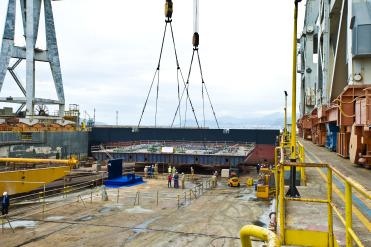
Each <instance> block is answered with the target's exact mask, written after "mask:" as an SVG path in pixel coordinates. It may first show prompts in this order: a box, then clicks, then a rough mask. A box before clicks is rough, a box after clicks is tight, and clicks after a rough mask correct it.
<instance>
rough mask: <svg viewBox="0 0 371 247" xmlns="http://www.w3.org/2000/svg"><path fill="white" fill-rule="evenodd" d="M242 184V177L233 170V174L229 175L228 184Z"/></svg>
mask: <svg viewBox="0 0 371 247" xmlns="http://www.w3.org/2000/svg"><path fill="white" fill-rule="evenodd" d="M240 185H241V180H240V178H239V177H238V176H237V174H236V173H235V172H231V174H230V175H229V179H228V186H229V187H240Z"/></svg>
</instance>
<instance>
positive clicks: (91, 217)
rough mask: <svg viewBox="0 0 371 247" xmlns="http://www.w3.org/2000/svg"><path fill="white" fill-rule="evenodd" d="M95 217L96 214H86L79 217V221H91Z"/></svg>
mask: <svg viewBox="0 0 371 247" xmlns="http://www.w3.org/2000/svg"><path fill="white" fill-rule="evenodd" d="M93 219H95V216H94V215H85V216H82V217H80V218H78V219H77V221H89V220H93Z"/></svg>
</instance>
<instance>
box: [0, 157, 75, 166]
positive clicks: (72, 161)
mask: <svg viewBox="0 0 371 247" xmlns="http://www.w3.org/2000/svg"><path fill="white" fill-rule="evenodd" d="M0 162H12V163H53V164H64V165H69V166H74V165H76V164H77V163H78V160H76V159H73V158H71V159H69V160H57V159H29V158H0Z"/></svg>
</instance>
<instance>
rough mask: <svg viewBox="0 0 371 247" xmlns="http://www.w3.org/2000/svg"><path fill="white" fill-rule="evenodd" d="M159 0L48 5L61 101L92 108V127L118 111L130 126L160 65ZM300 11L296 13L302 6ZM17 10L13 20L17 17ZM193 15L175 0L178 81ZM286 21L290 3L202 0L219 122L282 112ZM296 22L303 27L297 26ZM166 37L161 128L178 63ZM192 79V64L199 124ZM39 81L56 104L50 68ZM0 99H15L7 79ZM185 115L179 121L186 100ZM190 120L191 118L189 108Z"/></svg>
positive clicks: (150, 118)
mask: <svg viewBox="0 0 371 247" xmlns="http://www.w3.org/2000/svg"><path fill="white" fill-rule="evenodd" d="M164 2H165V1H164V0H143V1H122V0H105V1H102V0H89V1H88V0H64V1H58V2H54V3H53V8H54V17H55V24H56V28H57V30H56V31H57V39H58V45H59V53H60V58H61V65H62V73H63V80H64V90H65V96H66V103H67V105H68V104H71V103H76V104H79V105H80V109H81V110H82V111H87V112H88V113H89V114H90V115H93V109H94V108H95V109H96V120H97V121H99V122H104V123H108V124H115V122H116V117H115V115H116V111H119V124H137V122H138V120H139V116H140V113H141V110H142V107H143V104H144V101H145V98H146V95H147V91H148V89H149V86H150V83H151V80H152V77H153V74H154V72H155V69H156V66H157V61H158V56H159V51H160V45H161V39H162V35H163V30H164V25H165V22H164V20H165V17H164V7H163V6H164ZM6 8H7V1H5V0H2V1H0V30H1V31H0V32H1V33H0V35H2V30H3V26H4V20H5V13H6ZM301 11H302V12H301V17H302V14H303V11H304V8H303V4H302V9H301ZM17 14H18V17H20V15H19V11H18V13H17ZM192 19H193V1H192V0H186V1H185V0H182V1H180V0H174V14H173V28H174V35H175V42H176V46H177V51H178V56H179V62H180V66H181V68H182V71H183V73H184V74H185V75H186V74H187V72H188V67H189V63H190V59H191V55H192V34H193V21H192ZM292 19H293V1H277V0H266V1H246V0H234V1H233V3H232V2H230V1H220V0H200V24H199V26H200V46H199V49H200V56H201V62H202V66H203V74H204V78H205V82H206V85H207V87H208V90H209V93H210V95H211V100H212V102H213V104H214V108H215V111H216V114H217V116H218V117H219V118H222V119H228V118H232V117H233V118H239V119H247V118H251V117H261V116H264V115H267V114H272V113H276V112H280V111H282V107H283V104H284V97H283V90H288V91H289V92H290V91H291V90H290V85H291V59H292V55H291V47H292V38H291V37H292ZM19 20H20V19H19ZM20 24H21V23H20V22H19V23H17V27H18V29H17V31H16V33H17V34H16V36H17V37H16V42H17V44H18V45H22V44H23V43H24V41H23V37H22V30H21V25H20ZM42 25H43V23H42ZM301 26H302V21H300V24H299V30H301V28H300V27H301ZM43 30H44V28H41V29H40V33H42V32H43ZM170 38H171V37H170V33H168V35H167V37H166V39H165V46H164V53H163V57H162V65H161V74H160V89H159V101H158V123H159V124H161V125H169V124H170V122H171V120H172V118H173V116H174V113H175V110H176V107H177V81H176V65H175V58H174V51H173V49H172V44H171V39H170ZM44 39H45V36H44V35H39V41H38V43H37V46H38V47H40V48H43V47H45V41H44ZM23 63H24V62H23ZM23 69H24V65H23V64H22V66H20V67H19V68H18V70H17V74H18V75H19V77H20V78H21V79H22V81H24V75H23V73H22V71H23ZM199 75H200V74H199V71H198V68H197V67H196V66H194V67H193V70H192V74H191V78H190V96H191V99H192V101H193V103H194V106H195V109H196V113H197V116H198V118H199V119H201V118H202V100H201V99H202V98H201V80H200V76H199ZM36 76H37V84H36V88H37V89H36V95H37V96H38V97H47V98H56V94H55V93H54V86H53V84H52V80H51V76H50V73H49V71H48V66H47V64H45V63H44V64H43V63H37V75H36ZM0 95H1V96H18V95H21V94H20V92H19V90H18V89H17V87H16V85H15V83H13V82H12V80H11V78H10V75H7V77H6V79H5V84H4V86H3V89H2V92H1V93H0ZM155 96H156V93H155V90H154V91H153V92H152V94H151V96H150V98H149V102H148V107H147V109H146V112H145V114H144V119H143V124H147V125H151V124H154V109H155ZM1 106H4V105H0V107H1ZM206 106H208V105H206ZM67 107H68V106H67ZM205 109H206V118H207V119H210V120H212V118H213V117H212V113H211V111H210V108H209V107H206V108H205ZM51 111H52V109H51ZM182 112H183V115H184V104H183V105H182ZM187 116H188V117H191V112H190V111H188V113H187ZM188 117H187V118H188Z"/></svg>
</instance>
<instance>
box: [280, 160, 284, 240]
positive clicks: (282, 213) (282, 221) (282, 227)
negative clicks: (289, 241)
mask: <svg viewBox="0 0 371 247" xmlns="http://www.w3.org/2000/svg"><path fill="white" fill-rule="evenodd" d="M279 168H280V240H281V244H285V200H284V193H285V170H284V166H283V165H282V164H281V165H280V166H279Z"/></svg>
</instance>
